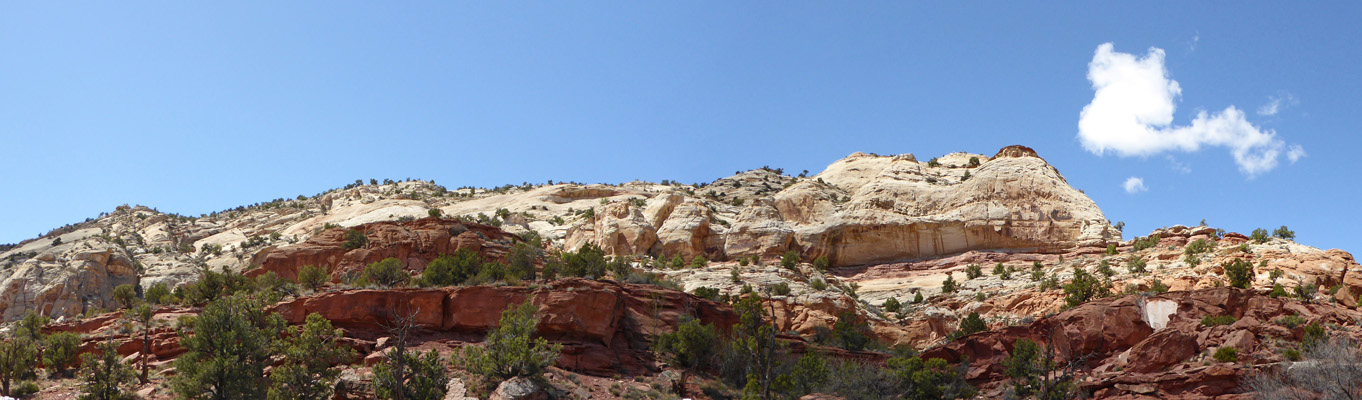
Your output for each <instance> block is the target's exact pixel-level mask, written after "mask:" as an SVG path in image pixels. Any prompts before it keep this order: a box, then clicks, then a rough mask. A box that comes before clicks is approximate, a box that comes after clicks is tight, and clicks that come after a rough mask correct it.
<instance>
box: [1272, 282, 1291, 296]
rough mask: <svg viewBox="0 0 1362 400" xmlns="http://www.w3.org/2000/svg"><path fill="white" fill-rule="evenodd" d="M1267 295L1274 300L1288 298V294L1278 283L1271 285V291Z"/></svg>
mask: <svg viewBox="0 0 1362 400" xmlns="http://www.w3.org/2000/svg"><path fill="white" fill-rule="evenodd" d="M1267 295H1268V296H1270V297H1272V298H1274V299H1275V298H1279V297H1286V296H1290V294H1287V293H1286V288H1284V287H1282V284H1280V283H1274V284H1272V291H1271V292H1268V293H1267Z"/></svg>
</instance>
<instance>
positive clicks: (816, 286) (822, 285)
mask: <svg viewBox="0 0 1362 400" xmlns="http://www.w3.org/2000/svg"><path fill="white" fill-rule="evenodd" d="M809 287H811V288H813V290H817V291H823V290H826V289H827V288H828V283H827V282H826V281H824V280H822V279H820V278H813V280H810V281H809Z"/></svg>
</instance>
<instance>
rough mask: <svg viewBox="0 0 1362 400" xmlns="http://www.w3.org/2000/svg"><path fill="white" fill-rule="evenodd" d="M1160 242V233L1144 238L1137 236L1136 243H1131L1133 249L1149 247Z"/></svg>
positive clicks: (1138, 249)
mask: <svg viewBox="0 0 1362 400" xmlns="http://www.w3.org/2000/svg"><path fill="white" fill-rule="evenodd" d="M1158 244H1159V235H1149V236H1147V237H1143V238H1135V243H1134V244H1132V245H1131V247H1130V248H1131V251H1140V250H1144V249H1148V248H1151V247H1154V246H1157V245H1158Z"/></svg>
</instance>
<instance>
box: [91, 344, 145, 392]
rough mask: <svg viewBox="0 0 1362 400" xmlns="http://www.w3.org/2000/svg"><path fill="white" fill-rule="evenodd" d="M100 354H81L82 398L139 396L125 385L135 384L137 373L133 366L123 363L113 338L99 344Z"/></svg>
mask: <svg viewBox="0 0 1362 400" xmlns="http://www.w3.org/2000/svg"><path fill="white" fill-rule="evenodd" d="M99 347H100V350H99V354H95V353H94V352H89V353H85V354H82V355H81V356H80V364H81V367H80V379H81V381H82V382H83V385H81V392H82V393H83V394H81V395H80V397H79V399H80V400H131V399H135V398H137V396H136V395H135V394H133V393H131V391H125V390H124V387H129V389H131V388H130V387H131V386H132V385H133V380H134V379H136V378H135V375H136V374H135V373H134V372H133V371H132V367H130V366H128V365H127V364H123V360H121V359H120V358H119V356H118V346H116V345H114V342H113V341H111V340H105V341H104V342H103V343H100V345H99Z"/></svg>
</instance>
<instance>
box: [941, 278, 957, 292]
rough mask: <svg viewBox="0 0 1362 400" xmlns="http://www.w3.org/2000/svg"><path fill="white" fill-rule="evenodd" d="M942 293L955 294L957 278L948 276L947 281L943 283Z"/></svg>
mask: <svg viewBox="0 0 1362 400" xmlns="http://www.w3.org/2000/svg"><path fill="white" fill-rule="evenodd" d="M941 293H955V277H954V276H951V275H950V274H946V280H944V281H941Z"/></svg>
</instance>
